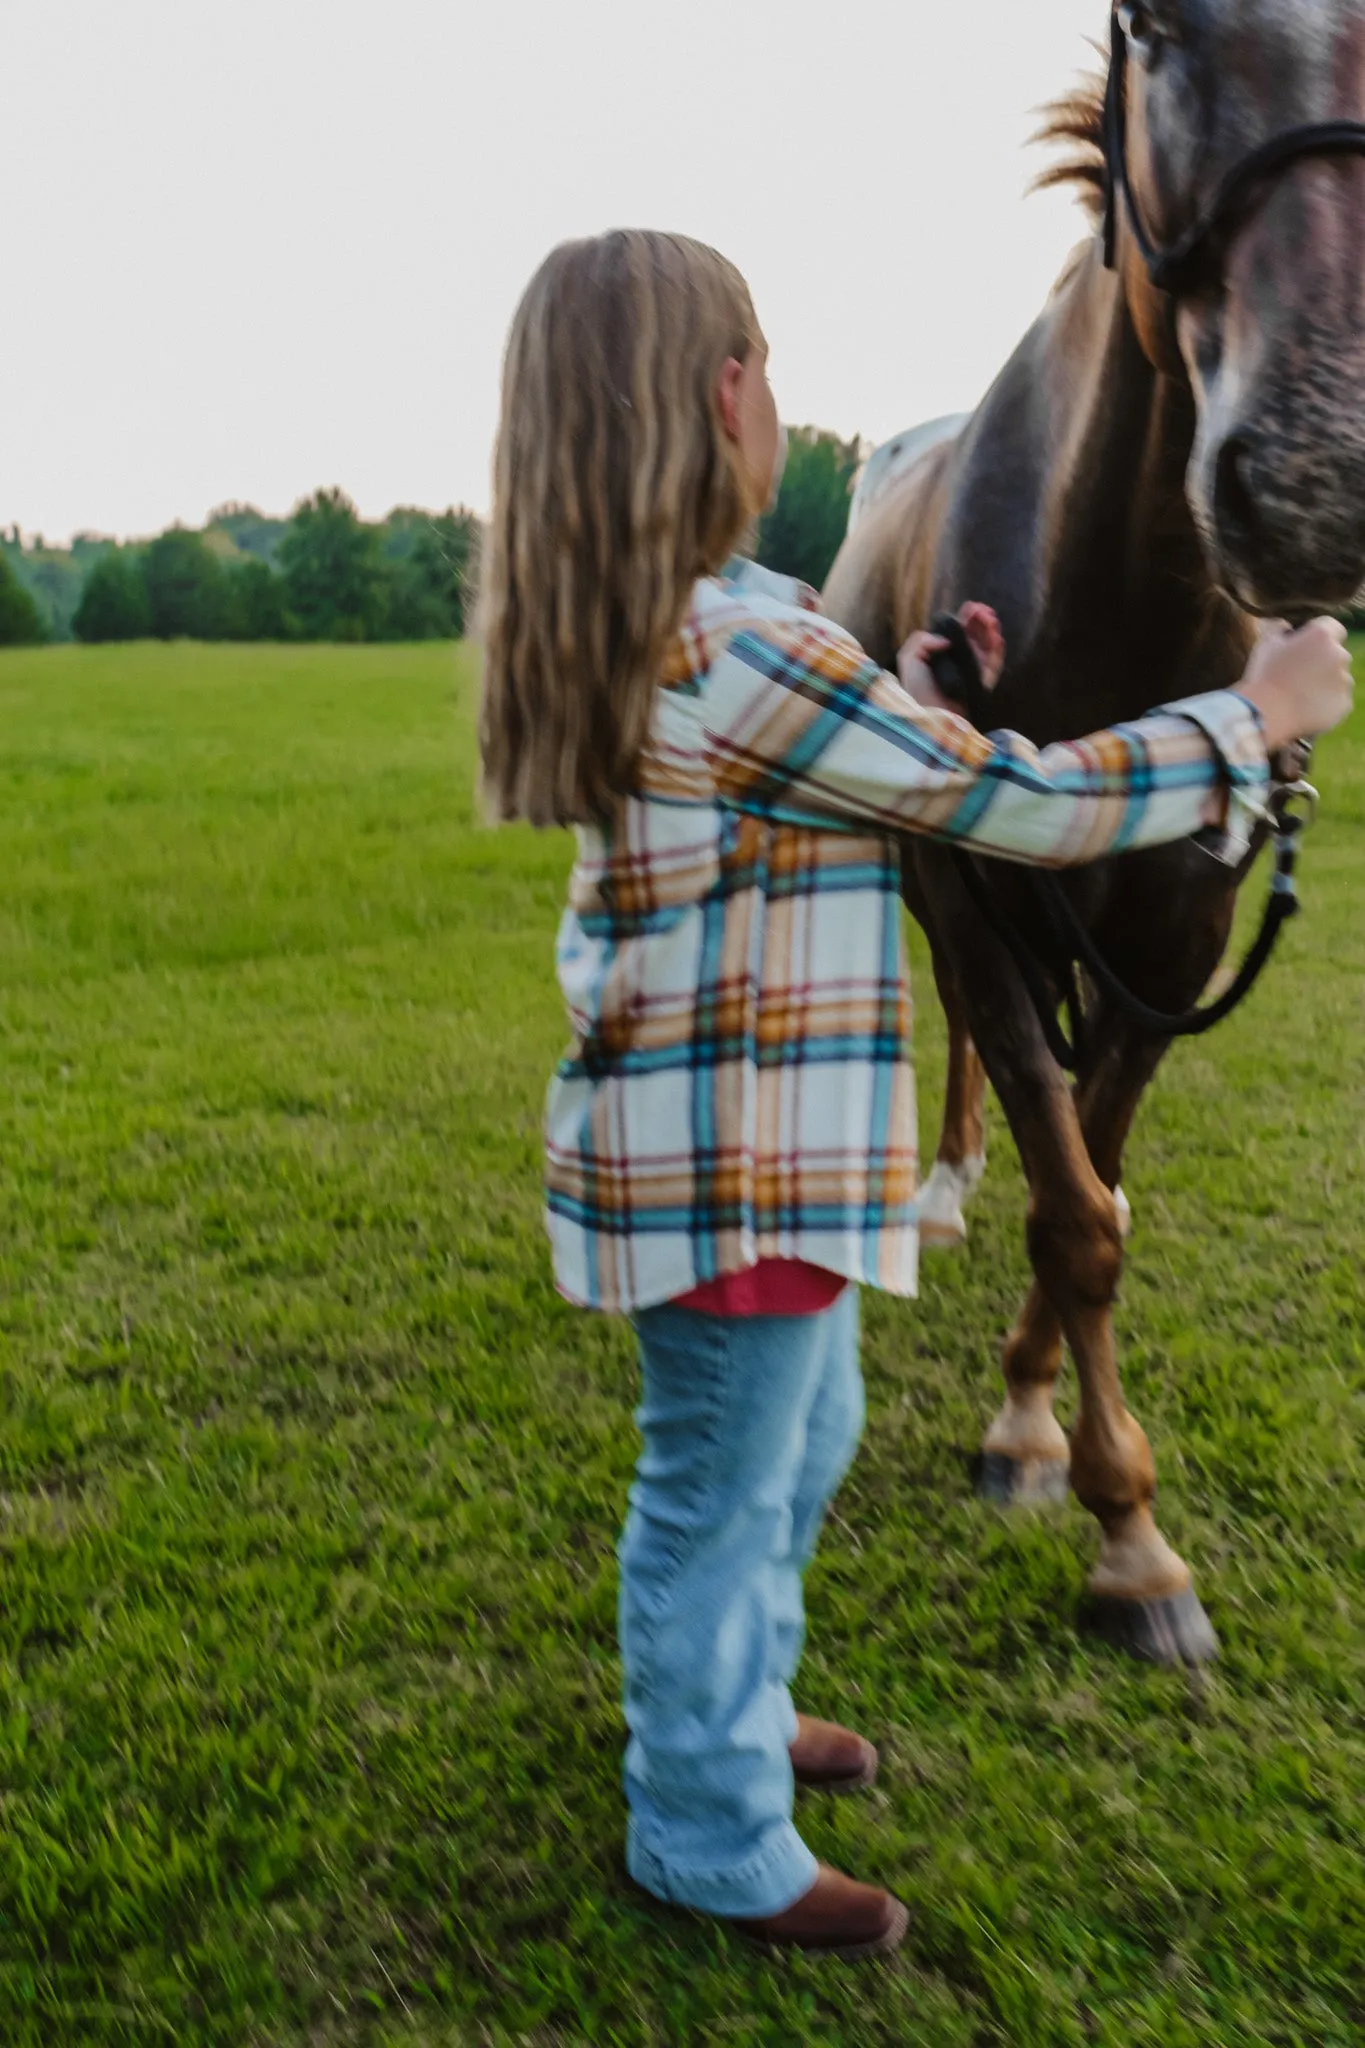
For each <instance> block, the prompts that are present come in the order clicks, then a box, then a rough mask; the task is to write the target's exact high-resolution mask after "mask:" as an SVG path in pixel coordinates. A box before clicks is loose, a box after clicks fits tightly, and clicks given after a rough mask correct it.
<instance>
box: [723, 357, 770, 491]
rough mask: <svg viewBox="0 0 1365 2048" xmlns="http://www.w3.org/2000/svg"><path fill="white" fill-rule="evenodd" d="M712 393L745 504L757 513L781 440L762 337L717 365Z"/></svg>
mask: <svg viewBox="0 0 1365 2048" xmlns="http://www.w3.org/2000/svg"><path fill="white" fill-rule="evenodd" d="M716 396H717V399H718V402H719V405H720V416H721V421H722V424H723V425H724V428H725V433H726V437H727V439H728V440H729V441H730V443H731V445H732V446H733V448H734V450H735V453H736V455H737V456H738V458H739V467H740V473H741V476H742V478H743V483H744V496H745V500H746V502H747V505H748V510H749V513H750V515H751V516H752V517H755V518H756V517H757V516H758V514H759V513H760V512H763V511H764V510H765V509H766V508H767V506H768V504H769V502H770V500H771V498H772V495H773V486H774V484H775V482H776V480H777V459H778V452H779V449H780V447H781V442H782V431H781V428H780V427H779V425H778V420H777V400H776V399H775V398H774V397H773V388H772V385H771V384H770V383H769V382H768V344H767V343H766V342H765V341H756V342H755V343H754V344H753V346H752V347H751V348H750V349H749V351H748V353H747V354H746V356H745V357H744V360H743V361H742V362H741V361H740V360H739V358H738V357H736V356H731V357H730V359H729V361H728V362H727V363H726V364H725V365H724V367H723V368H722V370H721V373H720V382H719V385H718V387H717V392H716Z"/></svg>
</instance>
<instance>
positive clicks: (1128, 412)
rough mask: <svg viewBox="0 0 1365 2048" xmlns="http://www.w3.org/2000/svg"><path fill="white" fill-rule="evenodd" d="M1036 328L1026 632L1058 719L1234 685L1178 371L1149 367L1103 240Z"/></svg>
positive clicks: (1228, 609) (1244, 631) (1237, 649)
mask: <svg viewBox="0 0 1365 2048" xmlns="http://www.w3.org/2000/svg"><path fill="white" fill-rule="evenodd" d="M1036 335H1037V338H1038V340H1039V342H1040V345H1041V358H1042V359H1041V361H1039V362H1038V363H1036V364H1035V370H1036V371H1038V372H1039V373H1041V376H1042V380H1043V382H1042V389H1043V390H1044V392H1045V393H1046V394H1047V400H1046V403H1047V409H1048V418H1047V423H1046V426H1045V429H1044V444H1045V449H1046V453H1045V458H1044V462H1043V466H1042V471H1041V477H1040V494H1039V504H1038V512H1039V518H1040V532H1041V541H1042V545H1041V547H1040V549H1039V552H1038V555H1037V556H1036V557H1035V572H1036V574H1035V581H1034V592H1035V600H1036V601H1035V606H1034V609H1033V619H1032V631H1031V632H1030V633H1029V635H1028V636H1027V637H1028V640H1029V642H1030V643H1031V648H1032V651H1033V652H1034V653H1035V654H1036V655H1037V657H1038V661H1039V664H1040V665H1042V664H1046V666H1047V668H1048V669H1049V670H1050V671H1051V679H1052V687H1053V689H1055V690H1056V692H1057V693H1058V699H1059V700H1060V701H1058V702H1057V704H1056V717H1057V720H1058V722H1059V729H1061V728H1062V727H1065V726H1066V725H1068V724H1074V723H1075V720H1076V718H1077V717H1079V718H1080V719H1081V724H1082V725H1084V724H1094V723H1095V722H1096V720H1095V713H1096V711H1097V709H1101V708H1102V709H1103V713H1104V716H1105V717H1106V718H1107V719H1108V718H1127V717H1133V716H1135V715H1137V714H1138V713H1139V712H1141V711H1144V710H1148V709H1150V708H1151V707H1152V706H1153V705H1154V704H1159V703H1161V702H1163V701H1165V700H1168V699H1170V698H1172V697H1176V696H1179V695H1181V694H1183V693H1184V692H1185V691H1187V690H1193V689H1198V688H1203V689H1213V688H1218V687H1220V686H1222V685H1225V684H1227V683H1231V682H1234V681H1235V680H1236V679H1237V677H1238V676H1239V675H1240V674H1241V672H1242V669H1243V667H1244V666H1245V661H1246V650H1247V645H1248V639H1249V634H1248V628H1247V623H1246V621H1245V619H1244V617H1243V615H1242V614H1241V613H1240V612H1239V611H1238V610H1237V608H1236V607H1235V606H1234V605H1232V604H1231V603H1230V602H1229V601H1228V599H1227V598H1225V597H1224V596H1223V594H1222V593H1221V591H1220V590H1219V589H1218V587H1217V585H1216V583H1215V581H1214V579H1213V577H1212V575H1211V574H1210V571H1209V566H1208V560H1207V557H1206V555H1205V553H1204V550H1203V547H1202V545H1201V543H1200V539H1199V535H1198V532H1197V530H1196V528H1195V524H1194V520H1193V518H1192V516H1191V513H1190V510H1189V506H1188V503H1187V501H1186V497H1185V469H1186V465H1187V463H1188V461H1189V455H1190V449H1191V446H1192V444H1193V439H1194V433H1195V426H1196V417H1195V407H1194V398H1193V394H1192V392H1191V390H1190V387H1189V384H1188V382H1187V381H1186V380H1185V378H1184V377H1183V375H1169V374H1164V373H1160V372H1158V371H1157V370H1155V369H1154V368H1153V367H1152V364H1151V363H1150V362H1149V360H1148V358H1147V356H1146V355H1145V354H1144V352H1143V349H1142V346H1141V343H1140V341H1139V339H1138V335H1137V331H1136V329H1135V327H1134V324H1133V320H1132V317H1131V314H1130V312H1129V308H1128V304H1127V301H1126V298H1125V296H1124V293H1123V290H1122V288H1121V287H1120V285H1119V284H1118V282H1117V281H1116V280H1115V278H1114V277H1113V276H1112V275H1111V274H1110V273H1109V272H1107V271H1106V270H1105V269H1104V267H1103V263H1102V261H1101V259H1100V256H1099V252H1098V248H1096V249H1095V250H1093V251H1091V252H1090V253H1089V254H1088V255H1087V257H1086V258H1085V259H1084V260H1083V261H1082V262H1081V263H1080V264H1079V265H1078V267H1077V269H1076V271H1075V273H1074V275H1073V277H1072V278H1071V279H1070V280H1069V281H1068V283H1067V284H1065V285H1064V286H1063V287H1062V288H1061V291H1060V292H1059V293H1058V296H1057V299H1056V301H1055V302H1054V305H1053V307H1052V308H1051V309H1050V310H1049V314H1048V316H1046V317H1045V320H1044V321H1043V323H1041V325H1040V328H1039V329H1038V330H1036ZM1029 665H1030V666H1031V667H1032V666H1034V664H1033V663H1032V662H1030V664H1029ZM1101 677H1103V678H1104V680H1103V682H1101ZM1049 694H1051V691H1050V692H1049ZM1101 696H1102V697H1103V698H1104V700H1105V701H1104V703H1103V705H1102V706H1101V705H1100V702H1099V699H1100V697H1101ZM1076 729H1077V730H1080V729H1081V726H1080V725H1077V726H1076Z"/></svg>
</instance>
